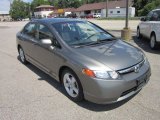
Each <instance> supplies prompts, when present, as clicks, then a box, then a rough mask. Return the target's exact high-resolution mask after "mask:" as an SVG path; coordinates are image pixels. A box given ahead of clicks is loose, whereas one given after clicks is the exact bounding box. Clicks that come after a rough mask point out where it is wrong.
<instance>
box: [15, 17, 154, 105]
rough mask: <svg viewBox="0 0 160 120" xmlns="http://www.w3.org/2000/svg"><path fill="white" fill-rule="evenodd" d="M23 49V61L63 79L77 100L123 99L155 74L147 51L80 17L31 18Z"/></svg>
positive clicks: (23, 33)
mask: <svg viewBox="0 0 160 120" xmlns="http://www.w3.org/2000/svg"><path fill="white" fill-rule="evenodd" d="M17 49H18V53H19V56H20V60H21V62H22V63H23V64H27V63H28V62H29V63H32V64H33V65H35V66H37V67H38V68H40V69H41V70H42V71H44V72H45V73H47V74H49V75H50V76H52V77H53V78H54V79H56V80H57V81H59V82H60V83H62V85H63V86H64V88H65V91H66V93H67V95H68V96H69V97H70V98H71V99H72V100H73V101H82V100H83V99H86V100H88V101H91V102H94V103H99V104H106V103H113V102H118V101H121V100H124V99H126V98H128V97H130V96H132V95H134V94H136V93H137V92H138V91H140V90H141V88H142V87H143V86H144V85H146V84H147V82H148V81H149V78H150V75H151V71H150V65H149V62H148V60H147V58H146V57H145V55H144V53H143V52H142V51H141V50H139V49H138V48H136V47H134V46H132V45H130V44H128V43H126V42H124V41H122V40H121V39H117V38H115V37H114V36H113V35H111V34H110V33H108V32H107V31H105V30H104V29H102V28H100V27H99V26H97V25H95V24H93V23H90V22H87V21H83V20H78V19H66V18H54V19H41V20H34V21H32V22H29V23H28V24H27V25H25V27H24V28H23V29H22V30H21V31H20V32H19V33H18V34H17Z"/></svg>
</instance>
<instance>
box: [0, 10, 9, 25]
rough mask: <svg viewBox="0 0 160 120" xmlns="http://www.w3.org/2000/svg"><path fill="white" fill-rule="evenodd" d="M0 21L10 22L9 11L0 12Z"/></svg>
mask: <svg viewBox="0 0 160 120" xmlns="http://www.w3.org/2000/svg"><path fill="white" fill-rule="evenodd" d="M0 21H1V22H2V21H11V16H10V15H9V11H0Z"/></svg>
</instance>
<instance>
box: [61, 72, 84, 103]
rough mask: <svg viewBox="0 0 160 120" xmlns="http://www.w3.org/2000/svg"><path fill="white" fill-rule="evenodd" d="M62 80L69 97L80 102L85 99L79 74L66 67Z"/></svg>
mask: <svg viewBox="0 0 160 120" xmlns="http://www.w3.org/2000/svg"><path fill="white" fill-rule="evenodd" d="M61 78H62V79H61V80H62V83H63V87H64V89H65V91H66V93H67V95H68V96H69V98H70V99H71V100H73V101H75V102H80V101H82V100H83V99H84V95H83V89H82V85H81V82H80V80H79V79H78V77H77V75H76V74H75V73H74V72H73V71H72V70H70V69H65V70H64V71H63V72H62V75H61Z"/></svg>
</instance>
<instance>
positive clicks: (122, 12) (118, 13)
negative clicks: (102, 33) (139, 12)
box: [108, 7, 135, 17]
mask: <svg viewBox="0 0 160 120" xmlns="http://www.w3.org/2000/svg"><path fill="white" fill-rule="evenodd" d="M125 16H126V8H119V7H117V8H114V9H109V10H108V17H125ZM129 16H130V17H134V16H135V8H134V7H129Z"/></svg>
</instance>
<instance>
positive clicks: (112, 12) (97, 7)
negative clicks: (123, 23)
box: [75, 0, 135, 17]
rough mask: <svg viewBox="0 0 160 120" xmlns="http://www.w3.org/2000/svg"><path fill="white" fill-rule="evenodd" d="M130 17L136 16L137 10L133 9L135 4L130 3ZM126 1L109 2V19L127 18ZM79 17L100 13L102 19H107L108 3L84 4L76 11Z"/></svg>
mask: <svg viewBox="0 0 160 120" xmlns="http://www.w3.org/2000/svg"><path fill="white" fill-rule="evenodd" d="M129 4H130V8H129V16H130V17H134V16H135V8H134V7H131V6H132V5H133V3H132V2H131V1H130V3H129ZM125 12H126V0H119V1H117V0H115V1H109V2H108V17H125V15H126V14H125ZM75 13H76V15H77V16H78V17H81V16H87V15H89V14H90V15H93V14H95V13H99V14H100V15H101V17H106V2H100V3H92V4H84V5H82V6H80V7H79V8H77V9H76V10H75Z"/></svg>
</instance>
